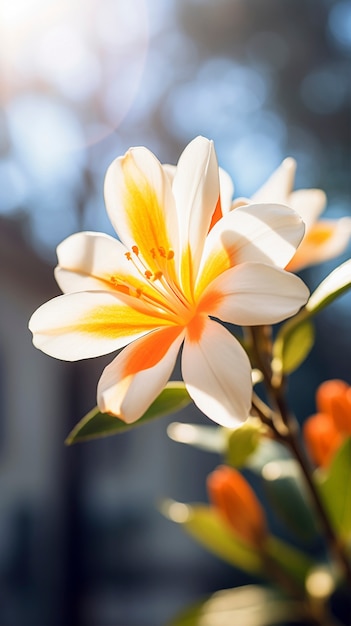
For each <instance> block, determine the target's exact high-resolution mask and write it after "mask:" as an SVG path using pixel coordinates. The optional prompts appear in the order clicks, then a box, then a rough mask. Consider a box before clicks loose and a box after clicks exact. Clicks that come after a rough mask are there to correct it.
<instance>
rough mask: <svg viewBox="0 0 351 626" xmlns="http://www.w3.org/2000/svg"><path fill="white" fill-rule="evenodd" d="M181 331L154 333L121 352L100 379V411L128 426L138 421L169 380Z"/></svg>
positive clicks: (172, 329)
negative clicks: (109, 414) (117, 418)
mask: <svg viewBox="0 0 351 626" xmlns="http://www.w3.org/2000/svg"><path fill="white" fill-rule="evenodd" d="M183 332H184V331H183V329H181V328H180V327H173V328H172V327H170V328H165V329H162V330H157V331H155V332H151V333H149V334H148V335H146V337H142V338H141V339H137V340H136V341H134V342H133V343H132V344H130V345H129V346H127V347H126V348H125V349H124V350H122V352H121V353H120V354H119V355H118V356H117V357H116V358H115V359H114V360H113V361H112V363H110V365H108V366H107V367H106V368H105V369H104V371H103V373H102V376H101V378H100V381H99V384H98V390H97V395H98V405H99V409H100V411H102V412H103V413H111V414H113V415H116V416H117V417H119V418H120V419H122V420H123V421H124V422H127V423H128V424H130V423H132V422H135V421H136V420H137V419H139V417H141V416H142V415H143V414H144V413H145V411H146V410H147V409H148V408H149V406H150V404H151V403H152V402H153V401H154V400H155V398H157V396H158V395H159V394H160V393H161V391H162V389H163V388H164V386H165V385H166V383H167V381H168V380H169V377H170V375H171V373H172V371H173V368H174V365H175V361H176V358H177V354H178V351H179V348H180V344H181V342H182V340H183Z"/></svg>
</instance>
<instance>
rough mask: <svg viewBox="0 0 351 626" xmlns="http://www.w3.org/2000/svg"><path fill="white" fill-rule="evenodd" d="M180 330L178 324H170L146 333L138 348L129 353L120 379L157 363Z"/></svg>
mask: <svg viewBox="0 0 351 626" xmlns="http://www.w3.org/2000/svg"><path fill="white" fill-rule="evenodd" d="M182 330H183V329H182V328H181V327H180V326H170V327H168V328H163V329H162V330H158V331H156V332H154V333H150V334H149V335H147V337H145V338H144V339H143V340H142V341H141V342H139V343H140V347H139V348H138V350H135V351H134V352H132V353H131V355H130V358H129V359H128V361H127V362H126V364H125V367H124V370H123V373H122V379H124V378H125V377H128V376H133V375H134V374H137V373H138V372H140V371H141V370H146V369H149V368H150V367H154V366H155V365H157V363H159V362H160V361H161V359H163V357H164V356H165V355H166V353H167V351H168V350H169V348H170V346H171V344H172V343H173V341H175V339H177V337H179V335H180V333H181V332H182Z"/></svg>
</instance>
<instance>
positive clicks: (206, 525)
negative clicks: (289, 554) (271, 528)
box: [161, 500, 262, 574]
mask: <svg viewBox="0 0 351 626" xmlns="http://www.w3.org/2000/svg"><path fill="white" fill-rule="evenodd" d="M161 511H162V513H163V514H164V515H165V516H166V517H168V518H169V519H171V520H172V521H173V522H177V523H178V524H183V526H184V528H185V529H186V530H187V532H188V533H189V534H190V535H191V536H192V537H194V538H195V539H196V540H197V541H198V542H199V543H201V545H203V546H204V547H205V548H207V549H208V550H210V552H212V553H213V554H216V556H218V557H219V558H221V559H223V560H224V561H226V562H227V563H230V564H231V565H234V566H235V567H238V568H240V569H242V570H244V571H246V572H248V573H250V574H257V573H259V572H260V571H261V569H262V560H261V557H260V554H259V553H258V552H257V551H256V550H255V549H254V548H251V547H250V546H248V545H246V544H244V543H243V542H241V541H240V540H239V539H237V538H236V537H235V535H234V534H233V533H232V532H231V530H230V528H229V527H228V525H227V524H226V523H225V521H224V520H223V519H222V517H221V516H220V515H218V513H217V511H215V509H214V508H212V507H209V506H206V505H200V504H194V505H189V504H183V503H182V502H175V501H173V500H166V501H165V502H163V503H162V505H161Z"/></svg>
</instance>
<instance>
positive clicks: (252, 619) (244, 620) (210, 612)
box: [168, 585, 307, 626]
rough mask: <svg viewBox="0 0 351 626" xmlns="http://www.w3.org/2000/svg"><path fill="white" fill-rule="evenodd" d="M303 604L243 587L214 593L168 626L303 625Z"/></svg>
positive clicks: (255, 587)
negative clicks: (289, 622) (291, 622)
mask: <svg viewBox="0 0 351 626" xmlns="http://www.w3.org/2000/svg"><path fill="white" fill-rule="evenodd" d="M302 610H303V608H302V603H301V604H299V603H298V602H295V601H293V600H287V599H286V598H284V596H282V595H281V594H280V593H279V592H278V591H275V590H273V589H270V588H269V587H261V586H260V585H245V586H244V587H237V588H236V589H224V590H222V591H217V592H216V593H214V594H213V595H211V596H210V597H209V598H207V599H206V600H204V601H202V602H200V603H198V604H196V605H194V606H192V607H190V608H188V609H186V610H185V611H183V612H182V613H181V614H180V615H178V617H176V618H175V619H174V620H172V621H171V622H170V623H169V624H168V626H205V625H206V626H207V625H208V626H214V625H215V624H216V625H218V626H279V625H280V626H282V624H283V623H286V622H287V621H291V620H294V622H296V623H297V622H298V621H299V622H300V619H303V620H304V621H303V622H302V621H301V622H300V623H301V624H302V623H303V624H305V626H306V623H307V622H306V621H305V617H306V616H305V615H303V613H302Z"/></svg>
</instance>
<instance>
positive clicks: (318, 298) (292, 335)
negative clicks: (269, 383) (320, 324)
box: [272, 260, 351, 376]
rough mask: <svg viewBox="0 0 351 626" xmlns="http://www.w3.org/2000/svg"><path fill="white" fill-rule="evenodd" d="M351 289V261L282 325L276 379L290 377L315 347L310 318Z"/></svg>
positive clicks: (275, 360)
mask: <svg viewBox="0 0 351 626" xmlns="http://www.w3.org/2000/svg"><path fill="white" fill-rule="evenodd" d="M350 288H351V260H349V261H346V262H345V263H343V264H342V265H339V267H337V268H336V269H335V270H334V271H333V272H331V274H329V276H327V277H326V278H325V279H324V280H323V281H322V282H321V283H320V285H319V286H318V287H317V289H316V290H315V291H314V292H313V294H312V295H311V297H310V299H309V301H308V302H307V304H306V306H305V307H304V308H303V309H302V310H301V311H300V312H299V313H298V314H297V315H295V317H292V318H291V319H289V320H288V321H287V322H285V324H283V325H282V326H281V327H280V329H279V331H278V333H277V337H276V340H275V342H274V345H273V362H272V367H273V370H274V372H275V374H276V375H277V376H281V375H282V374H283V373H286V374H290V373H291V372H292V371H294V370H295V369H296V368H297V367H298V366H299V365H300V364H301V363H302V361H303V360H304V359H305V358H306V357H307V355H308V353H309V351H310V349H311V348H312V346H313V341H314V332H313V328H312V327H311V319H312V318H313V317H314V315H316V313H319V312H320V311H322V310H323V309H324V308H325V307H326V306H328V305H329V304H331V303H332V302H333V301H334V300H336V298H339V297H340V296H341V295H343V294H344V293H345V292H346V291H348V290H349V289H350Z"/></svg>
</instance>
